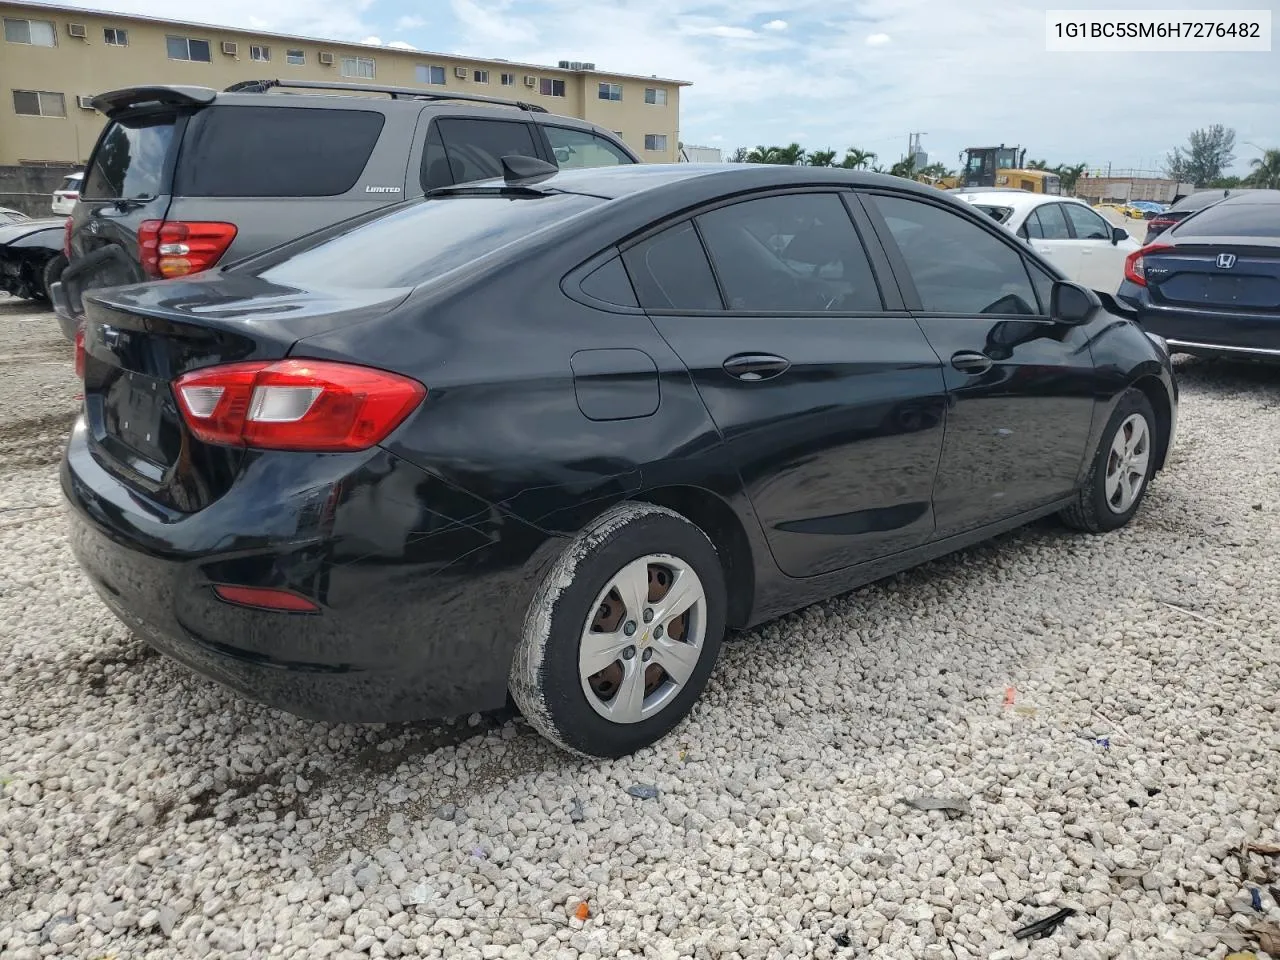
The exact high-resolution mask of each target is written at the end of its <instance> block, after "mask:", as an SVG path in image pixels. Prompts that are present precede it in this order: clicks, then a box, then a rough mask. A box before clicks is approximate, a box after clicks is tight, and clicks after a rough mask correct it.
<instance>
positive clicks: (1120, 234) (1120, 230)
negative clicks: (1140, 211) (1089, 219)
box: [1111, 227, 1129, 246]
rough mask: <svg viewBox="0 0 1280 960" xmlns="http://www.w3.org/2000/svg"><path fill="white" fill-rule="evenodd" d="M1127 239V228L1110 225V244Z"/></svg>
mask: <svg viewBox="0 0 1280 960" xmlns="http://www.w3.org/2000/svg"><path fill="white" fill-rule="evenodd" d="M1128 239H1129V231H1128V230H1126V229H1125V228H1124V227H1112V228H1111V244H1112V246H1115V245H1116V244H1117V243H1119V242H1120V241H1121V240H1128Z"/></svg>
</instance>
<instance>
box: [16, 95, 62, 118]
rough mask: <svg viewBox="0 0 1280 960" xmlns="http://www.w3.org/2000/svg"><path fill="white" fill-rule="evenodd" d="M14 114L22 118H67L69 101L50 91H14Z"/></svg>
mask: <svg viewBox="0 0 1280 960" xmlns="http://www.w3.org/2000/svg"><path fill="white" fill-rule="evenodd" d="M13 112H14V113H16V114H18V116H21V117H65V116H66V115H67V101H66V98H65V97H63V96H62V94H60V93H50V92H49V91H48V90H15V91H13Z"/></svg>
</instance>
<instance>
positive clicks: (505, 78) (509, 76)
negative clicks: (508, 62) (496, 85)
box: [502, 73, 516, 87]
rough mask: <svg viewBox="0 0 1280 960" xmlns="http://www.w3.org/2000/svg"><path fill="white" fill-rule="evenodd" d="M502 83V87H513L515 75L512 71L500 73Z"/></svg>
mask: <svg viewBox="0 0 1280 960" xmlns="http://www.w3.org/2000/svg"><path fill="white" fill-rule="evenodd" d="M502 85H503V86H504V87H514V86H515V85H516V75H515V74H514V73H504V74H503V75H502Z"/></svg>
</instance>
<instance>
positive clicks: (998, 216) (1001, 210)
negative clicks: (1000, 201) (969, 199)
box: [974, 203, 1013, 223]
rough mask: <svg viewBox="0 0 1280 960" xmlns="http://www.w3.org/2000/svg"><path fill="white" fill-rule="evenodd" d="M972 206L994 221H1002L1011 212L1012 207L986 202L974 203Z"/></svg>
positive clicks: (1007, 217)
mask: <svg viewBox="0 0 1280 960" xmlns="http://www.w3.org/2000/svg"><path fill="white" fill-rule="evenodd" d="M974 206H975V207H977V208H978V209H979V210H981V211H982V212H983V213H985V214H986V215H987V216H989V217H990V218H991V219H992V220H994V221H996V223H1004V222H1005V221H1006V220H1008V219H1009V216H1010V214H1012V213H1013V207H994V206H991V205H990V204H987V203H975V204H974Z"/></svg>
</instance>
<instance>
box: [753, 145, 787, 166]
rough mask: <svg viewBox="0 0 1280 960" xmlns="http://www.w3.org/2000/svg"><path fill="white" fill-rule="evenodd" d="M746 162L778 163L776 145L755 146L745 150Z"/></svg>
mask: <svg viewBox="0 0 1280 960" xmlns="http://www.w3.org/2000/svg"><path fill="white" fill-rule="evenodd" d="M746 162H747V163H778V162H779V161H778V148H777V147H763V146H761V147H755V148H754V149H752V150H749V151H748V152H747V160H746Z"/></svg>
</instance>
